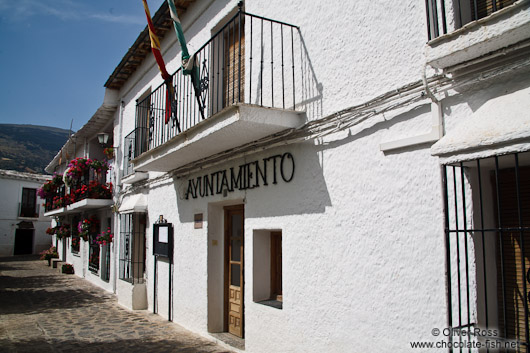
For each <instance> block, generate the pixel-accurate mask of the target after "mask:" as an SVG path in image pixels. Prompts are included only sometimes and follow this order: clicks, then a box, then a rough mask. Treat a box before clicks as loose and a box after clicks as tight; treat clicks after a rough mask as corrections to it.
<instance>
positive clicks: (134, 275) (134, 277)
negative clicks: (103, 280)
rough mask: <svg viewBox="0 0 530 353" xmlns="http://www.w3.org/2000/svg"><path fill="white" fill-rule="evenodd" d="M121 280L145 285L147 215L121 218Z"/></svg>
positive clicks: (123, 215) (135, 214)
mask: <svg viewBox="0 0 530 353" xmlns="http://www.w3.org/2000/svg"><path fill="white" fill-rule="evenodd" d="M120 223H121V227H120V279H121V280H124V281H127V282H131V283H143V282H144V278H145V252H146V251H145V226H146V215H145V213H129V214H122V215H121V216H120Z"/></svg>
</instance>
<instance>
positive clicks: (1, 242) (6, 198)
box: [0, 177, 51, 256]
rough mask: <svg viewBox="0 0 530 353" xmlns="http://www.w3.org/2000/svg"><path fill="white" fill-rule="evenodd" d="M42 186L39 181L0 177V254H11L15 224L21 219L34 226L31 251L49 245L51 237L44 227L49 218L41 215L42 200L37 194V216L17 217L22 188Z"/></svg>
mask: <svg viewBox="0 0 530 353" xmlns="http://www.w3.org/2000/svg"><path fill="white" fill-rule="evenodd" d="M41 186H42V183H41V182H37V181H31V180H23V179H19V178H17V179H12V178H5V177H0V195H2V199H3V201H2V203H1V204H0V256H11V255H13V249H14V246H15V232H16V229H17V228H18V226H17V224H18V223H20V222H21V221H23V220H26V221H30V222H32V223H33V226H34V227H35V232H34V237H33V253H34V254H36V253H39V252H41V251H43V250H45V249H48V248H49V247H50V246H51V237H50V235H48V234H46V229H47V228H48V227H50V224H51V223H50V220H49V219H48V218H46V217H44V216H43V212H44V207H43V206H42V204H43V203H44V200H42V199H41V198H40V197H38V196H37V207H38V210H39V217H38V218H32V219H21V218H19V217H18V216H19V204H20V202H21V201H22V188H32V189H38V188H40V187H41Z"/></svg>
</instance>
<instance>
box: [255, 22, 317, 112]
mask: <svg viewBox="0 0 530 353" xmlns="http://www.w3.org/2000/svg"><path fill="white" fill-rule="evenodd" d="M247 21H252V23H254V22H257V23H255V24H254V25H252V26H247V27H249V28H247V29H246V30H247V31H249V34H248V35H249V37H250V41H258V40H259V39H260V38H261V40H260V41H259V42H257V43H256V44H260V46H259V48H258V49H259V50H257V51H258V52H257V53H256V52H255V53H252V52H250V53H249V57H250V60H249V61H248V62H247V63H246V64H245V65H248V68H245V70H246V71H248V80H249V82H248V85H247V87H246V89H248V90H249V91H250V92H249V93H248V97H249V98H250V99H249V101H248V102H249V103H250V104H255V105H262V106H267V107H274V108H280V109H295V110H298V111H305V112H306V117H308V120H314V119H317V118H319V117H322V114H323V108H322V96H323V94H322V92H323V86H322V83H320V82H318V79H317V77H316V74H315V70H314V69H313V64H312V63H311V59H310V56H309V53H308V51H307V47H306V45H305V42H304V39H303V37H302V34H301V33H300V30H298V29H296V28H294V27H290V26H281V25H279V24H274V25H272V24H271V25H270V26H269V24H266V25H263V23H262V24H261V27H260V26H259V24H260V23H259V21H256V20H253V19H247ZM247 45H248V46H250V45H249V44H248V43H247ZM255 51H256V50H255ZM246 79H247V78H246ZM245 99H246V98H245Z"/></svg>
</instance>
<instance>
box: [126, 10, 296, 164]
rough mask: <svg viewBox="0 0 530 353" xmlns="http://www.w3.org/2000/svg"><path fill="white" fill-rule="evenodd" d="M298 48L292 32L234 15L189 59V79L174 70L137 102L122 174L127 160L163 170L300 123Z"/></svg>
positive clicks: (284, 26)
mask: <svg viewBox="0 0 530 353" xmlns="http://www.w3.org/2000/svg"><path fill="white" fill-rule="evenodd" d="M299 44H300V38H299V31H298V27H296V26H293V25H290V24H286V23H283V22H278V21H274V20H271V19H266V18H263V17H260V16H256V15H251V14H248V13H244V12H242V11H240V12H238V13H237V14H236V15H235V16H234V17H233V18H232V19H230V20H229V21H228V22H227V23H226V24H225V25H224V26H222V27H221V28H220V29H219V30H218V31H217V32H216V33H215V34H214V35H213V36H212V38H211V39H210V40H209V41H208V42H207V43H206V44H204V45H203V46H202V47H201V48H200V49H199V50H198V51H197V52H196V53H195V55H194V56H193V58H194V59H191V60H195V63H196V69H194V74H192V75H190V76H185V75H184V74H183V71H182V68H180V69H179V70H177V71H176V72H175V73H174V74H173V75H172V81H171V82H170V83H169V84H168V83H163V84H162V85H160V86H159V87H158V88H156V89H155V90H154V91H153V92H152V93H151V94H150V95H149V96H148V97H146V98H145V99H143V100H141V101H138V102H137V107H136V121H137V125H136V129H135V131H133V132H132V133H131V134H133V133H134V134H135V137H134V142H129V145H131V144H134V151H135V154H132V155H134V156H135V158H134V159H133V160H132V159H129V160H128V161H126V163H125V164H124V169H126V171H125V173H128V172H129V170H130V162H131V161H132V163H133V164H134V167H133V168H134V171H135V172H148V171H160V172H167V171H170V170H172V169H175V168H178V167H179V166H182V165H185V164H187V163H190V162H193V161H195V160H197V159H200V158H204V157H208V156H211V155H213V154H215V153H219V152H222V151H224V150H227V149H230V148H234V147H237V146H241V145H243V144H245V143H248V142H252V141H254V140H257V139H260V138H263V137H265V136H268V135H271V134H274V133H277V132H279V131H282V130H285V129H288V128H294V127H297V126H299V125H301V124H303V122H304V117H303V116H302V114H301V113H300V112H297V111H296V110H295V108H296V104H297V102H299V101H301V99H302V97H301V93H300V92H301V90H300V89H298V90H297V89H296V88H297V85H301V78H300V77H299V76H301V71H302V69H301V67H300V65H301V64H300V58H299V57H297V56H296V55H298V56H299V52H298V50H299V47H298V45H299ZM295 47H296V48H297V51H295ZM295 53H296V54H295ZM297 92H298V93H297ZM297 95H298V96H297ZM129 136H130V135H129ZM130 141H133V139H132V138H130ZM125 143H126V147H127V141H126V142H125ZM136 153H138V154H136Z"/></svg>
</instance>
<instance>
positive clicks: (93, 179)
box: [70, 169, 112, 203]
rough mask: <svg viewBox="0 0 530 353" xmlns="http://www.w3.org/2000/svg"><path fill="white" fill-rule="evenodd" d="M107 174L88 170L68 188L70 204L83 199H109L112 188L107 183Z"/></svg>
mask: <svg viewBox="0 0 530 353" xmlns="http://www.w3.org/2000/svg"><path fill="white" fill-rule="evenodd" d="M106 180H107V173H106V172H97V171H95V170H93V169H90V170H88V171H87V172H86V173H85V174H84V175H83V176H82V177H81V178H79V179H78V180H76V181H74V182H73V184H72V186H71V187H70V202H71V203H74V202H77V201H81V200H85V199H111V198H112V186H111V185H110V184H108V183H107V181H106Z"/></svg>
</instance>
